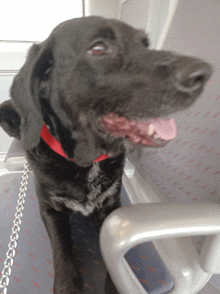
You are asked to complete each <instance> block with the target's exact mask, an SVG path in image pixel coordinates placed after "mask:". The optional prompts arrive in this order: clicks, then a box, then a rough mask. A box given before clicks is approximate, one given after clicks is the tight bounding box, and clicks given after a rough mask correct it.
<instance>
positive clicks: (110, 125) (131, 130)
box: [100, 112, 177, 147]
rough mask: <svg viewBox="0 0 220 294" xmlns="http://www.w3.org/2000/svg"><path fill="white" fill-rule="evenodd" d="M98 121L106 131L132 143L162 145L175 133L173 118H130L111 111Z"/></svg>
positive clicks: (173, 136)
mask: <svg viewBox="0 0 220 294" xmlns="http://www.w3.org/2000/svg"><path fill="white" fill-rule="evenodd" d="M100 123H101V126H102V128H103V129H104V131H105V132H106V133H108V134H110V135H111V136H114V137H117V138H127V139H128V140H129V141H130V142H131V143H132V144H134V145H144V146H151V147H163V146H165V145H166V144H167V143H168V142H169V141H171V140H172V139H174V138H175V137H176V134H177V127H176V123H175V120H174V119H163V118H155V119H146V120H131V119H128V118H127V117H125V116H121V115H118V114H115V113H112V112H111V113H109V114H107V115H104V116H102V117H101V119H100Z"/></svg>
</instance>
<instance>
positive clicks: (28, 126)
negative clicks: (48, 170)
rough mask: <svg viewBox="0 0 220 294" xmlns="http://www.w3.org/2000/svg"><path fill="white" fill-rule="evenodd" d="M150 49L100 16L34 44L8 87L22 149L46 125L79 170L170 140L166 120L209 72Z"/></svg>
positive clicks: (170, 124) (139, 36)
mask: <svg viewBox="0 0 220 294" xmlns="http://www.w3.org/2000/svg"><path fill="white" fill-rule="evenodd" d="M148 45H149V44H148V37H147V36H146V35H145V34H144V33H143V32H142V31H139V30H135V29H134V28H132V27H130V26H128V25H126V24H124V23H122V22H120V21H117V20H112V19H104V18H101V17H87V18H79V19H73V20H68V21H66V22H64V23H61V24H60V25H59V26H57V27H56V28H55V29H54V30H53V32H52V33H51V35H50V36H49V37H48V39H47V40H45V41H44V42H43V43H41V44H38V45H33V46H32V48H31V49H30V52H29V54H28V57H27V61H26V63H25V65H24V66H23V68H22V69H21V71H20V72H19V74H18V75H17V76H16V77H15V79H14V82H13V85H12V88H11V96H12V99H13V101H14V104H15V106H16V109H17V111H18V113H19V115H20V117H21V127H20V129H21V137H22V139H23V141H24V146H25V148H27V149H31V148H33V147H35V146H36V145H37V144H38V143H39V140H40V133H41V129H42V126H43V124H44V123H45V124H46V125H47V126H48V127H49V130H50V132H51V134H52V135H53V136H54V137H55V138H56V139H57V140H58V141H59V142H60V143H61V145H62V148H63V149H64V151H65V152H66V154H67V155H68V156H69V157H70V158H75V160H76V163H78V164H79V165H81V166H88V165H90V164H91V163H92V161H93V160H94V158H97V157H98V156H99V155H100V154H101V153H108V154H109V155H110V156H111V155H112V156H114V155H116V154H118V153H119V152H121V150H123V148H124V143H125V142H130V143H132V144H133V145H144V146H155V147H157V146H164V145H165V144H166V142H168V141H170V140H171V139H173V138H174V137H175V135H176V126H175V122H174V120H172V119H170V118H168V117H170V115H171V114H172V113H174V112H176V111H179V110H182V109H185V108H187V107H189V106H190V105H191V104H192V103H193V102H194V101H195V100H196V98H197V97H198V96H199V95H200V94H201V92H202V90H203V87H204V85H205V83H206V81H207V80H208V79H209V77H210V75H211V73H212V69H211V67H210V66H209V65H208V64H207V63H205V62H203V61H201V60H199V59H195V58H192V57H186V56H181V55H178V54H176V53H171V52H165V51H156V50H150V49H149V48H148Z"/></svg>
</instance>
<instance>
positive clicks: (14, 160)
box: [5, 139, 25, 171]
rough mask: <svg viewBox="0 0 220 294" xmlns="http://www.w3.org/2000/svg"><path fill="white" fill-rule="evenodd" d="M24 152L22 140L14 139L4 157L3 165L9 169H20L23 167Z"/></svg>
mask: <svg viewBox="0 0 220 294" xmlns="http://www.w3.org/2000/svg"><path fill="white" fill-rule="evenodd" d="M24 163H25V153H24V150H23V146H22V142H21V141H20V140H17V139H14V140H13V141H12V143H11V146H10V148H9V150H8V153H7V155H6V157H5V167H6V168H7V170H9V171H22V170H23V169H24Z"/></svg>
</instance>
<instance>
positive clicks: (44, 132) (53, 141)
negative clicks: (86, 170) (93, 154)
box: [41, 124, 109, 162]
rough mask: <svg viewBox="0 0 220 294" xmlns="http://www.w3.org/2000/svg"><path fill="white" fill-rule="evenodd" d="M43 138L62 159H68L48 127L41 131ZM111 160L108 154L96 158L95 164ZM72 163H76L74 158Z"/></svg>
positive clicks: (44, 126)
mask: <svg viewBox="0 0 220 294" xmlns="http://www.w3.org/2000/svg"><path fill="white" fill-rule="evenodd" d="M41 138H42V139H43V141H44V142H45V143H46V144H47V145H48V146H49V147H50V148H51V149H52V150H53V151H54V152H56V153H57V154H59V155H60V156H62V157H65V158H68V156H67V155H66V153H65V152H64V150H63V148H62V146H61V144H60V142H59V141H57V139H55V138H54V137H53V136H52V135H51V133H50V132H49V130H48V127H47V126H46V125H45V124H44V125H43V127H42V130H41ZM107 158H109V156H108V155H106V154H102V155H101V156H99V157H98V158H96V159H95V160H94V161H93V162H97V161H102V160H105V159H107ZM69 159H70V160H72V161H75V159H74V158H69Z"/></svg>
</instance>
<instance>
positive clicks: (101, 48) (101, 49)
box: [88, 43, 107, 55]
mask: <svg viewBox="0 0 220 294" xmlns="http://www.w3.org/2000/svg"><path fill="white" fill-rule="evenodd" d="M106 51H107V46H105V44H103V43H96V44H95V45H93V46H92V48H91V49H90V50H89V51H88V53H89V54H92V55H102V54H104V53H105V52H106Z"/></svg>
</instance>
